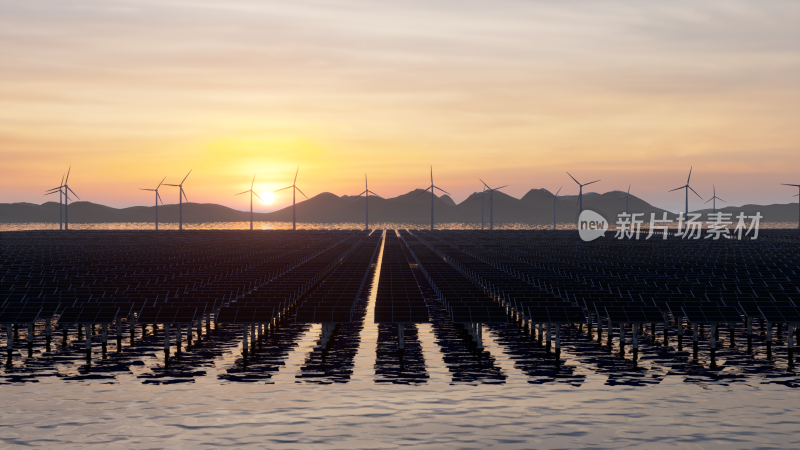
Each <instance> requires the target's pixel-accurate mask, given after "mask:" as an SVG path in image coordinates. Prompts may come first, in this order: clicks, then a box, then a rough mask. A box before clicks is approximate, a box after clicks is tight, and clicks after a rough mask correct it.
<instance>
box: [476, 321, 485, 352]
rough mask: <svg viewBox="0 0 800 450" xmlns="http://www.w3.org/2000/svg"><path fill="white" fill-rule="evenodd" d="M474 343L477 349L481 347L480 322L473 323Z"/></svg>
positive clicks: (481, 329) (481, 328)
mask: <svg viewBox="0 0 800 450" xmlns="http://www.w3.org/2000/svg"><path fill="white" fill-rule="evenodd" d="M475 344H476V347H477V348H478V350H482V349H483V327H482V326H481V324H480V323H476V324H475Z"/></svg>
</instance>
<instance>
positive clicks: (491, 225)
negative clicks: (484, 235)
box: [478, 178, 508, 231]
mask: <svg viewBox="0 0 800 450" xmlns="http://www.w3.org/2000/svg"><path fill="white" fill-rule="evenodd" d="M478 179H479V180H481V179H480V178H478ZM481 183H483V185H484V186H486V189H488V190H489V231H492V230H493V229H494V198H493V197H492V194H494V191H498V190H500V189H503V188H504V187H507V186H508V185H505V186H500V187H499V188H494V189H492V188H490V187H489V185H488V184H486V183H484V181H483V180H481Z"/></svg>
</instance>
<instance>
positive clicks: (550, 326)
mask: <svg viewBox="0 0 800 450" xmlns="http://www.w3.org/2000/svg"><path fill="white" fill-rule="evenodd" d="M552 327H553V324H552V323H550V322H548V323H547V338H546V339H547V340H546V343H545V345H546V346H547V348H550V329H551V328H552Z"/></svg>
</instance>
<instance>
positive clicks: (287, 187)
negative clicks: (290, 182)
mask: <svg viewBox="0 0 800 450" xmlns="http://www.w3.org/2000/svg"><path fill="white" fill-rule="evenodd" d="M292 187H294V186H286V187H285V188H281V189H278V190H277V191H275V192H280V191H284V190H286V189H289V188H292Z"/></svg>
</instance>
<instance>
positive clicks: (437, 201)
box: [0, 189, 798, 228]
mask: <svg viewBox="0 0 800 450" xmlns="http://www.w3.org/2000/svg"><path fill="white" fill-rule="evenodd" d="M422 192H423V191H422V190H419V189H417V190H414V191H411V192H408V193H406V194H403V195H400V196H397V197H394V198H381V197H376V196H370V199H369V219H370V222H373V223H374V222H397V223H420V224H426V223H430V202H431V198H430V193H423V194H422V195H419V194H420V193H422ZM480 195H481V194H480V193H479V192H476V193H474V194H472V195H470V196H469V197H468V198H467V199H466V200H464V201H463V202H461V203H458V204H456V203H455V202H454V201H453V200H452V199H451V198H450V197H449V196H447V195H442V196H441V197H439V196H437V197H435V198H434V219H435V221H436V223H443V222H460V223H472V224H475V223H480V222H481V200H480ZM551 195H552V194H551V193H550V192H549V191H547V190H545V189H531V190H530V191H528V193H527V194H525V195H524V196H523V197H522V198H519V199H518V198H515V197H512V196H510V195H507V194H504V193H502V192H495V193H494V222H495V224H499V223H528V224H548V223H553V198H552V197H551ZM624 195H625V193H624V192H621V191H611V192H606V193H604V194H598V193H593V192H592V193H584V194H583V207H584V209H589V210H592V211H595V212H597V213H599V214H600V215H602V216H603V217H605V218H606V220H608V221H609V222H610V223H611V224H614V223H616V221H617V215H618V214H619V213H621V212H624V211H625V200H620V197H622V196H624ZM488 199H489V195H488V193H487V194H486V196H485V200H484V201H485V203H484V221H485V223H486V227H487V228H488V226H489V202H488ZM364 201H365V200H364V197H351V196H346V195H345V196H342V197H340V196H338V195H335V194H331V193H329V192H325V193H322V194H319V195H316V196H314V197H312V198H310V199H308V200H304V201H301V202H298V203H297V221H298V222H313V223H341V222H363V221H364V210H365V208H364ZM58 206H59V205H58V203H57V202H47V203H43V204H41V205H36V204H33V203H0V223H30V222H41V223H58V220H59V218H58V217H59V216H58ZM797 208H798V204H797V203H789V204H774V205H743V206H729V207H725V208H720V209H718V211H721V212H728V213H732V214H733V217H735V216H736V215H737V214H738V213H739V212H745V213H746V214H747V215H754V214H755V213H756V212H757V211H758V212H760V213H761V215H762V216H763V219H762V221H763V222H796V221H797ZM154 209H155V207H154V206H133V207H129V208H119V209H118V208H112V207H109V206H104V205H100V204H96V203H91V202H75V203H70V205H69V221H70V223H106V222H152V221H153V220H154V217H155V211H154ZM629 212H630V213H644V214H645V215H644V216H642V220H644V221H645V222H649V220H650V213H655V214H656V218H658V219H660V218H661V217H662V214H663V213H665V212H666V213H667V217H668V218H670V219H675V218H676V217H677V215H676V214H674V213H672V212H668V211H666V210H663V209H661V208H657V207H655V206H653V205H651V204H649V203H647V202H646V201H644V200H642V199H640V198H638V197H636V196H633V195H631V202H630V205H629ZM693 212H700V213H703V216H702V219H703V220H707V213H709V212H711V209H702V210H697V211H693ZM158 215H159V221H160V222H164V223H169V222H177V221H178V205H177V204H166V205H162V206H159V210H158ZM253 219H254V220H256V221H259V222H261V221H266V222H287V221H291V220H292V207H291V206H288V207H286V208H283V209H281V210H278V211H273V212H270V213H254V214H253ZM249 220H250V212H249V211H239V210H235V209H232V208H228V207H226V206H221V205H216V204H210V203H184V204H183V221H184V222H187V223H192V222H194V223H198V222H240V221H249ZM577 220H578V196H577V195H572V196H559V202H558V205H557V207H556V221H557V222H559V223H577ZM733 220H734V221H735V219H733Z"/></svg>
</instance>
